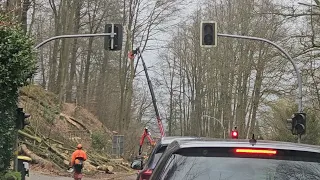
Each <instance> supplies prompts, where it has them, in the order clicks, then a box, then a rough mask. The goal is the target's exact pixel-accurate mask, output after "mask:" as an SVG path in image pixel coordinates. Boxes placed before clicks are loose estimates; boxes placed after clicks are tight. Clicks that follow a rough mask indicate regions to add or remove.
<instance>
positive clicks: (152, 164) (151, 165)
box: [137, 136, 199, 180]
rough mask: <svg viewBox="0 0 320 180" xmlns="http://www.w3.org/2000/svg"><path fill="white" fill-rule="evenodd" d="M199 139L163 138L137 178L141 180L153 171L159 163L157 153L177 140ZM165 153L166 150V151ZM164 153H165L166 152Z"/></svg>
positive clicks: (187, 137) (183, 137) (189, 137)
mask: <svg viewBox="0 0 320 180" xmlns="http://www.w3.org/2000/svg"><path fill="white" fill-rule="evenodd" d="M197 138H199V137H192V136H166V137H162V138H161V139H160V140H159V141H158V142H157V143H156V145H155V147H154V148H153V150H152V152H151V153H150V155H149V159H148V160H147V162H146V163H145V165H144V166H143V168H142V170H141V171H139V173H138V176H137V180H139V179H140V177H141V174H142V173H144V172H146V171H148V170H150V169H151V170H153V169H154V168H155V166H156V164H157V163H158V160H159V159H160V158H159V159H157V160H156V161H157V162H154V160H155V156H156V154H157V153H159V151H160V150H163V148H165V149H166V148H167V146H168V145H169V144H170V143H172V142H173V141H175V140H192V139H197ZM164 151H165V150H164ZM164 151H163V152H164Z"/></svg>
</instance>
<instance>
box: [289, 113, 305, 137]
mask: <svg viewBox="0 0 320 180" xmlns="http://www.w3.org/2000/svg"><path fill="white" fill-rule="evenodd" d="M306 122H307V121H306V113H295V114H294V117H293V118H292V127H293V129H294V131H293V132H294V134H296V135H298V134H299V135H302V134H305V133H306V127H307V126H306Z"/></svg>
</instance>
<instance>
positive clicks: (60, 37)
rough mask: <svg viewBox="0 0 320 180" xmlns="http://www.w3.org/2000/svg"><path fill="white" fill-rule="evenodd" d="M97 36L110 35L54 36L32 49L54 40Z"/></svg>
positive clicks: (104, 34) (107, 34)
mask: <svg viewBox="0 0 320 180" xmlns="http://www.w3.org/2000/svg"><path fill="white" fill-rule="evenodd" d="M98 36H111V33H99V34H69V35H60V36H54V37H51V38H49V39H46V40H44V41H42V42H41V43H40V44H38V45H36V46H35V47H34V49H39V48H40V47H41V46H43V45H45V44H47V43H48V42H50V41H53V40H56V39H65V38H80V37H98Z"/></svg>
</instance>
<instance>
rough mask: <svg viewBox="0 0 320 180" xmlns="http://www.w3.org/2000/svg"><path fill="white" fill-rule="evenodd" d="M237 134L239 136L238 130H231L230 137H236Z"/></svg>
mask: <svg viewBox="0 0 320 180" xmlns="http://www.w3.org/2000/svg"><path fill="white" fill-rule="evenodd" d="M238 136H239V134H238V131H236V130H233V131H231V138H232V139H238Z"/></svg>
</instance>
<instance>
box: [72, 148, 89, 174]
mask: <svg viewBox="0 0 320 180" xmlns="http://www.w3.org/2000/svg"><path fill="white" fill-rule="evenodd" d="M86 160H87V154H86V152H84V151H83V150H82V145H81V144H78V145H77V150H75V151H74V152H73V153H72V156H71V162H70V168H73V169H74V175H73V178H74V179H75V180H81V178H82V168H83V162H84V161H86Z"/></svg>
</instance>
